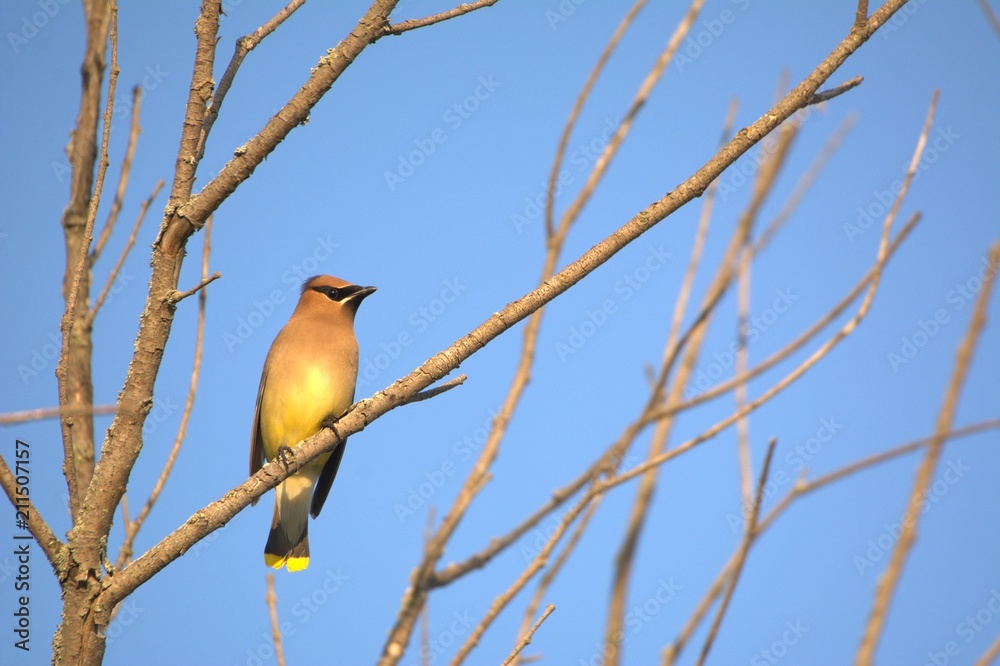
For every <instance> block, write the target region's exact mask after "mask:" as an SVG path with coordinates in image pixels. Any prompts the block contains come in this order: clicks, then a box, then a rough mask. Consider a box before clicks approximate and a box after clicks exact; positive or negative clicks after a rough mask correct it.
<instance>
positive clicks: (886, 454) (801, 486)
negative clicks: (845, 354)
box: [661, 420, 1000, 666]
mask: <svg viewBox="0 0 1000 666" xmlns="http://www.w3.org/2000/svg"><path fill="white" fill-rule="evenodd" d="M997 428H1000V420H993V421H981V422H979V423H974V424H972V425H969V426H965V427H962V428H956V429H955V430H952V431H951V432H949V433H948V435H947V439H948V440H951V439H956V438H959V437H967V436H969V435H974V434H977V433H980V432H983V431H986V430H995V429H997ZM932 439H933V438H932V437H925V438H923V439H918V440H915V441H912V442H909V443H907V444H901V445H899V446H896V447H893V448H891V449H888V450H886V451H882V452H880V453H876V454H874V455H871V456H868V457H866V458H862V459H861V460H857V461H855V462H853V463H850V464H848V465H845V466H844V467H841V468H839V469H836V470H834V471H832V472H829V473H827V474H823V475H822V476H818V477H816V478H815V479H813V480H812V481H806V480H800V481H798V482H796V483H795V485H794V486H792V489H791V490H789V491H788V492H787V493H786V494H785V496H784V497H782V498H781V500H779V501H778V503H777V504H776V505H775V506H774V508H773V509H771V511H769V512H768V514H767V516H766V517H764V519H763V520H761V521H760V522H759V523H758V526H757V533H756V535H755V537H754V543H756V541H757V539H758V538H759V537H760V535H762V534H763V533H764V532H765V531H767V529H768V528H769V527H770V526H771V525H773V524H774V523H775V521H777V519H778V518H780V517H781V515H782V514H784V512H785V511H786V510H787V509H788V508H789V507H790V506H792V504H793V503H794V502H795V501H796V500H798V499H801V498H802V497H805V496H806V495H810V494H812V493H814V492H816V491H817V490H820V489H822V488H825V487H826V486H829V485H831V484H833V483H836V482H837V481H840V480H842V479H845V478H847V477H849V476H852V475H854V474H857V473H858V472H861V471H864V470H866V469H868V468H870V467H874V466H876V465H881V464H882V463H884V462H888V461H890V460H895V459H896V458H898V457H900V456H903V455H906V454H907V453H912V452H913V451H917V450H919V449H921V448H923V447H926V446H927V445H928V444H929V443H930V442H931V440H932ZM736 556H737V554H736V553H733V555H732V556H731V557H730V558H729V560H728V561H727V562H726V563H725V564H724V565H723V566H722V570H721V571H719V573H718V575H717V576H716V577H715V580H714V581H712V584H711V585H709V587H708V590H707V591H706V592H705V595H704V596H703V597H702V598H701V601H699V602H698V605H697V607H696V608H695V610H694V612H693V613H692V614H691V616H690V617H689V618H688V619H687V621H686V622H685V623H684V627H683V628H682V629H681V632H680V634H679V635H678V636H677V638H676V639H675V640H674V642H673V643H672V644H671V645H669V646H668V647H666V648H664V649H663V659H662V662H661V663H662V665H663V666H673V664H675V663H676V661H677V659H678V657H680V654H681V652H682V651H683V649H684V647H685V646H686V645H687V643H688V641H690V640H691V637H692V636H693V635H694V632H695V630H696V629H697V628H698V625H699V624H701V621H702V620H703V619H704V617H705V615H706V614H707V613H708V609H709V607H710V606H711V605H712V603H713V602H714V601H715V600H716V599H717V598H718V596H719V595H720V594H722V591H723V588H724V587H725V583H726V580H728V577H729V572H730V571H731V570H732V567H733V565H734V564H735V562H736Z"/></svg>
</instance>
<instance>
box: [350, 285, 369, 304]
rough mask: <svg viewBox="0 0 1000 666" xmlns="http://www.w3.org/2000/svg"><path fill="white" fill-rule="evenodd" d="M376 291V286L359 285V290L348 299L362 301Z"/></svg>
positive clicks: (355, 301)
mask: <svg viewBox="0 0 1000 666" xmlns="http://www.w3.org/2000/svg"><path fill="white" fill-rule="evenodd" d="M375 291H376V289H375V287H358V289H357V291H355V292H354V293H352V294H350V295H349V296H348V297H347V300H348V301H352V302H353V303H355V304H358V303H361V301H363V300H364V299H365V298H366V297H367V296H371V295H372V294H374V293H375Z"/></svg>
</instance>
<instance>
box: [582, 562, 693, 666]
mask: <svg viewBox="0 0 1000 666" xmlns="http://www.w3.org/2000/svg"><path fill="white" fill-rule="evenodd" d="M656 582H657V585H658V587H657V588H656V590H655V591H654V592H652V593H651V594H649V596H647V597H646V598H645V599H644V600H642V601H640V602H639V603H637V604H634V605H633V606H632V607H631V608H629V610H628V611H627V612H626V613H625V627H624V628H623V629H621V630H620V631H619V632H618V634H617V635H615V636H614V637H613V638H612V639H609V640H604V641H601V642H599V643H595V644H594V651H593V652H592V653H591V654H590V656H589V657H580V659H578V660H577V662H576V663H577V664H579V666H604V664H606V663H608V659H609V658H610V657H611V656H613V655H615V654H617V652H618V650H620V649H621V646H623V645H625V644H626V643H628V642H629V640H630V639H631V638H632V637H634V636H636V635H637V634H638V633H639V632H641V631H642V630H643V627H645V626H646V625H647V624H649V622H651V621H652V619H653V618H654V617H656V616H657V615H658V614H659V613H660V611H662V610H663V609H664V607H666V605H667V604H669V603H670V602H671V601H672V600H673V599H674V597H676V596H677V594H678V593H679V592H680V591H681V590H682V589H683V588H682V587H681V586H680V585H678V584H677V583H675V582H674V579H673V578H661V579H659V580H658V581H656Z"/></svg>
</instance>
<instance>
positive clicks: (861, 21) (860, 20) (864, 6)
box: [854, 0, 868, 28]
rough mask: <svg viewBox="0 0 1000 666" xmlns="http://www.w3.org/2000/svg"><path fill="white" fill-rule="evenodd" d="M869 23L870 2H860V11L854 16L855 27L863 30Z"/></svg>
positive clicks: (863, 0)
mask: <svg viewBox="0 0 1000 666" xmlns="http://www.w3.org/2000/svg"><path fill="white" fill-rule="evenodd" d="M867 22H868V0H858V10H857V12H855V14H854V27H855V28H863V27H864V25H865V23H867Z"/></svg>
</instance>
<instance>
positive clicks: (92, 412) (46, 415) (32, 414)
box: [0, 405, 117, 426]
mask: <svg viewBox="0 0 1000 666" xmlns="http://www.w3.org/2000/svg"><path fill="white" fill-rule="evenodd" d="M115 409H117V406H116V405H93V406H92V407H90V408H84V407H73V406H67V407H40V408H38V409H26V410H24V411H20V412H7V413H6V414H0V426H8V425H13V424H15V423H24V422H25V421H40V420H42V419H52V418H55V417H57V416H96V415H98V414H114V412H115Z"/></svg>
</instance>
